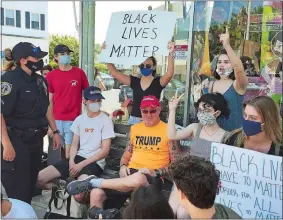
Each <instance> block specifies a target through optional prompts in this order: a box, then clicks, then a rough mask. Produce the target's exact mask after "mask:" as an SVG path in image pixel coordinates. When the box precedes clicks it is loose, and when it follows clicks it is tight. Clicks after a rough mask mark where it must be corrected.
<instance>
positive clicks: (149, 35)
mask: <svg viewBox="0 0 283 220" xmlns="http://www.w3.org/2000/svg"><path fill="white" fill-rule="evenodd" d="M155 18H156V14H153V13H145V14H138V15H137V16H134V15H133V14H125V15H124V18H123V21H122V24H124V25H127V24H136V25H138V24H152V23H155ZM121 38H122V39H125V40H129V39H137V38H138V39H140V40H142V39H151V40H155V39H156V38H157V28H148V27H130V26H125V28H124V31H123V34H122V36H121ZM158 50H159V47H158V46H141V45H135V46H122V45H121V44H120V45H115V44H113V45H112V49H111V52H110V57H112V56H116V57H137V55H138V54H140V53H142V54H143V57H149V56H152V55H154V54H155V53H156V52H157V51H158Z"/></svg>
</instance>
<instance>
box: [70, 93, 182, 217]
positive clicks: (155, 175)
mask: <svg viewBox="0 0 283 220" xmlns="http://www.w3.org/2000/svg"><path fill="white" fill-rule="evenodd" d="M140 108H141V113H142V119H143V121H142V122H141V123H138V124H136V125H133V126H132V127H131V131H130V141H129V144H128V146H127V147H126V149H125V152H124V154H123V156H122V158H121V162H120V167H121V168H120V177H121V178H117V179H97V178H96V177H95V176H93V177H89V178H86V179H85V180H77V181H73V182H71V183H69V184H68V185H67V191H68V193H69V194H71V195H76V194H80V193H82V192H85V191H87V190H91V194H90V207H91V209H90V212H89V217H90V218H98V214H99V213H102V214H103V218H110V217H111V216H112V217H114V216H113V215H111V213H110V212H111V211H113V210H104V211H103V210H102V208H103V205H104V201H105V200H106V198H107V196H110V195H109V194H110V193H111V192H112V193H114V192H113V190H116V191H120V192H131V191H132V190H134V189H137V188H138V187H140V186H146V185H148V184H149V183H152V184H155V185H157V187H159V188H162V181H161V179H160V176H164V175H166V174H168V172H167V171H168V166H169V163H170V160H172V159H174V157H175V156H174V155H175V153H177V152H178V151H179V149H177V148H176V147H175V146H172V145H171V142H169V140H168V138H167V130H166V129H167V124H166V123H164V122H162V121H160V118H159V114H160V110H161V108H160V103H159V101H158V99H157V98H156V97H155V96H145V97H144V98H143V99H142V101H141V105H140ZM102 189H108V190H105V191H104V190H102ZM110 190H112V191H110ZM105 192H106V193H105Z"/></svg>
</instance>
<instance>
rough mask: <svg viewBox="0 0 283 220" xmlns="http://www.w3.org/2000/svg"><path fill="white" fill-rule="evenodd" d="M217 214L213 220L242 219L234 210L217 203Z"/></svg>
mask: <svg viewBox="0 0 283 220" xmlns="http://www.w3.org/2000/svg"><path fill="white" fill-rule="evenodd" d="M214 207H215V214H214V215H213V216H212V219H242V218H241V217H240V216H239V215H238V214H237V213H236V212H235V211H233V210H232V209H230V208H228V207H226V206H224V205H221V204H218V203H216V204H215V205H214Z"/></svg>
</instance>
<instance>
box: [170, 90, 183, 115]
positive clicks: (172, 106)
mask: <svg viewBox="0 0 283 220" xmlns="http://www.w3.org/2000/svg"><path fill="white" fill-rule="evenodd" d="M184 95H185V93H183V94H182V95H180V97H179V98H178V90H176V93H175V96H173V97H172V99H171V100H170V102H169V110H170V111H175V110H176V109H177V107H178V104H179V101H180V100H181V98H182V97H183V96H184Z"/></svg>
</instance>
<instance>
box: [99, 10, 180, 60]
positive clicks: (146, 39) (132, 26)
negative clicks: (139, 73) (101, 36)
mask: <svg viewBox="0 0 283 220" xmlns="http://www.w3.org/2000/svg"><path fill="white" fill-rule="evenodd" d="M176 19H177V14H176V13H174V12H166V11H123V12H114V13H112V16H111V19H110V23H109V26H108V30H107V36H106V48H105V49H104V50H102V51H101V53H100V54H99V56H98V59H99V61H100V62H106V63H115V64H123V65H138V64H140V63H142V62H144V61H145V60H146V58H148V57H150V56H152V55H154V54H158V55H164V56H168V53H169V51H168V42H169V41H170V40H171V39H172V36H173V32H174V27H175V23H176Z"/></svg>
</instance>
